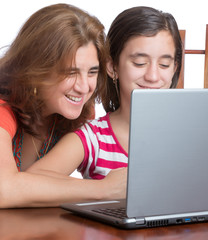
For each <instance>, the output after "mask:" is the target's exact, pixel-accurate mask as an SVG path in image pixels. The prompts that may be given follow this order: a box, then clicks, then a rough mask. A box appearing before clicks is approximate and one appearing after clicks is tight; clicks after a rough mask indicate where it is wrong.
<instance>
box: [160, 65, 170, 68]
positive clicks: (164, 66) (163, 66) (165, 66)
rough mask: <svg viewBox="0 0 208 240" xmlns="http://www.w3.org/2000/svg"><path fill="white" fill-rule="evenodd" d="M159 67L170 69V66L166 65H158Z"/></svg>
mask: <svg viewBox="0 0 208 240" xmlns="http://www.w3.org/2000/svg"><path fill="white" fill-rule="evenodd" d="M160 66H161V67H162V68H169V67H170V65H168V64H160Z"/></svg>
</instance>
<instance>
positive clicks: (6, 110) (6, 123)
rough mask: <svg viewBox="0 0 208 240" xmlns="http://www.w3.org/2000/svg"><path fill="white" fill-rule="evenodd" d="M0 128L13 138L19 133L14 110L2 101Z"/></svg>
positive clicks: (0, 101)
mask: <svg viewBox="0 0 208 240" xmlns="http://www.w3.org/2000/svg"><path fill="white" fill-rule="evenodd" d="M0 116H1V117H0V127H2V128H3V129H5V130H6V131H7V132H8V133H9V134H10V136H11V137H12V138H13V137H14V135H15V133H16V131H17V121H16V118H15V115H14V113H13V111H12V109H11V108H10V107H9V106H8V105H7V104H6V102H4V101H3V100H1V99H0Z"/></svg>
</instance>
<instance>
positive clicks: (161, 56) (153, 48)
mask: <svg viewBox="0 0 208 240" xmlns="http://www.w3.org/2000/svg"><path fill="white" fill-rule="evenodd" d="M175 51H176V49H175V45H174V41H173V38H172V36H171V34H170V33H169V32H168V31H161V32H159V33H158V34H157V35H155V36H153V37H144V36H138V37H133V38H131V39H130V40H128V42H127V43H126V44H125V46H124V49H123V50H122V52H121V54H120V58H119V64H118V66H117V67H116V73H117V77H118V78H119V85H120V97H121V102H122V101H123V100H124V99H125V100H128V101H129V103H130V95H131V92H132V90H133V89H159V88H170V86H171V83H172V78H173V75H174V73H175V70H176V65H175V61H174V57H175Z"/></svg>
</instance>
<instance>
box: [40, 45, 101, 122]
mask: <svg viewBox="0 0 208 240" xmlns="http://www.w3.org/2000/svg"><path fill="white" fill-rule="evenodd" d="M65 71H66V72H67V74H68V76H67V77H66V78H65V79H64V80H63V81H60V82H58V83H56V81H57V79H56V77H55V76H53V77H52V78H51V79H49V80H50V82H51V81H54V83H56V84H54V85H52V86H50V87H48V89H45V90H44V92H43V98H44V101H45V104H46V111H45V113H46V115H47V116H48V115H50V114H53V113H58V114H60V115H62V116H64V117H65V118H67V119H76V118H78V117H79V115H80V114H81V111H82V109H83V106H84V104H85V103H86V102H87V101H88V100H89V98H90V97H91V96H92V94H93V92H94V90H95V88H96V85H97V78H98V72H99V60H98V54H97V50H96V47H95V46H94V44H93V43H91V42H90V43H88V44H87V45H84V46H82V47H80V48H78V50H77V52H76V56H75V63H74V64H73V65H72V67H69V69H66V70H65Z"/></svg>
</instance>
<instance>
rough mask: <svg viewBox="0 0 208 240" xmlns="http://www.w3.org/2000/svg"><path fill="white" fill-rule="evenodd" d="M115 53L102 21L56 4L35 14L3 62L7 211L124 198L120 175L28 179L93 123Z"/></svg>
mask: <svg viewBox="0 0 208 240" xmlns="http://www.w3.org/2000/svg"><path fill="white" fill-rule="evenodd" d="M107 50H108V48H107V45H106V43H105V35H104V27H103V25H102V24H101V23H100V22H99V21H98V19H96V18H95V17H92V16H90V15H89V14H87V13H86V12H84V11H82V10H81V9H78V8H76V7H74V6H71V5H67V4H56V5H51V6H48V7H45V8H43V9H40V10H39V11H37V12H36V13H34V14H33V15H32V16H31V17H30V18H29V19H28V21H27V22H26V23H25V24H24V26H23V27H22V29H21V30H20V32H19V34H18V36H17V37H16V39H15V40H14V42H13V43H12V45H11V46H10V48H9V49H8V51H7V52H6V53H5V55H4V56H3V57H2V58H1V59H0V99H1V100H0V116H1V117H0V152H1V153H2V154H1V157H0V207H1V208H5V207H28V206H57V205H59V204H60V203H62V202H66V201H73V200H81V199H83V200H88V199H100V198H111V197H112V196H115V197H120V196H123V193H122V191H121V190H120V188H119V189H118V186H120V176H119V175H118V173H117V172H115V173H112V174H110V175H109V179H107V180H106V181H99V182H98V181H86V180H80V179H73V178H69V177H65V176H62V177H60V178H57V177H50V176H46V175H47V173H45V175H42V174H31V173H27V172H25V170H26V169H27V168H28V167H29V166H31V165H32V164H33V163H34V162H35V161H36V160H37V159H40V158H41V157H43V156H44V155H45V154H46V153H47V152H48V151H49V150H50V149H51V148H53V146H54V145H55V144H56V142H57V141H58V140H59V139H60V137H61V136H63V135H64V134H66V133H67V132H69V131H73V130H75V129H76V128H77V127H79V126H81V125H82V124H84V123H85V122H86V120H87V119H89V118H90V117H91V112H92V110H91V109H92V106H94V105H93V104H94V100H95V98H96V97H102V95H103V92H102V89H103V88H104V86H105V84H106V58H107V53H108V51H107ZM58 159H59V158H57V160H58ZM18 170H19V171H18ZM121 172H123V170H121ZM111 178H113V179H114V180H115V182H117V183H115V184H114V186H113V185H112V184H111V183H110V181H109V180H110V179H111ZM124 185H125V183H124ZM103 189H105V190H106V191H105V192H103ZM122 189H123V188H122Z"/></svg>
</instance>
